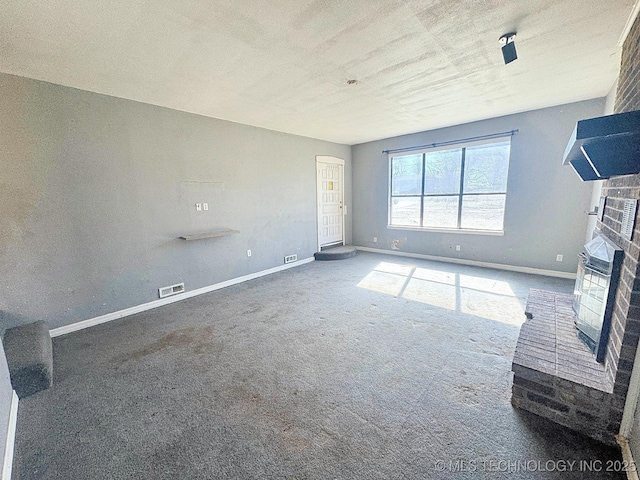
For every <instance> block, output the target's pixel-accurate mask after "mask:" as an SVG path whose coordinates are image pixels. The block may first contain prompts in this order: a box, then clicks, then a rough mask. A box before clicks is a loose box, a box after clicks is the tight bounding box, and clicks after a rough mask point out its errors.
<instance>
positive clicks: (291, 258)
mask: <svg viewBox="0 0 640 480" xmlns="http://www.w3.org/2000/svg"><path fill="white" fill-rule="evenodd" d="M297 261H298V254H296V253H294V254H293V255H287V256H286V257H284V263H292V262H297Z"/></svg>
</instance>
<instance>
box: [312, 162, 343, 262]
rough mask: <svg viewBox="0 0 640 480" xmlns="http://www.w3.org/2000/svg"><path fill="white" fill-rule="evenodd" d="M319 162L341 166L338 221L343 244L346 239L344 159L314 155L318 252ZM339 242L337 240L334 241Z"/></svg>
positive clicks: (319, 246)
mask: <svg viewBox="0 0 640 480" xmlns="http://www.w3.org/2000/svg"><path fill="white" fill-rule="evenodd" d="M319 163H331V164H334V165H339V166H340V167H341V174H340V192H341V195H342V206H341V207H340V222H341V223H342V228H341V231H342V239H341V241H342V244H343V245H344V244H345V239H346V232H345V228H344V226H345V221H344V212H345V208H344V198H345V192H344V166H345V161H344V160H343V159H342V158H338V157H333V156H331V155H316V229H317V235H316V239H317V244H318V250H317V251H318V252H319V251H320V248H321V245H320V206H321V197H322V194H321V192H320V185H321V184H320V182H321V179H320V178H319V176H318V164H319ZM336 243H339V242H336ZM327 245H331V244H327Z"/></svg>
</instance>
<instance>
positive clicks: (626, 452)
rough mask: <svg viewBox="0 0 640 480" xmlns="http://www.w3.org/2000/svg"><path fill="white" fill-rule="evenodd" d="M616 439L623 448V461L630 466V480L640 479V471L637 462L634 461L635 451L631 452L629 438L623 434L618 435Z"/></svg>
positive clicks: (628, 472)
mask: <svg viewBox="0 0 640 480" xmlns="http://www.w3.org/2000/svg"><path fill="white" fill-rule="evenodd" d="M616 441H617V442H618V445H620V449H621V450H622V461H623V462H624V464H625V466H627V467H629V468H627V478H628V480H640V477H638V471H637V469H636V467H635V465H636V463H634V461H633V453H632V452H631V448H629V440H627V437H624V436H622V435H616Z"/></svg>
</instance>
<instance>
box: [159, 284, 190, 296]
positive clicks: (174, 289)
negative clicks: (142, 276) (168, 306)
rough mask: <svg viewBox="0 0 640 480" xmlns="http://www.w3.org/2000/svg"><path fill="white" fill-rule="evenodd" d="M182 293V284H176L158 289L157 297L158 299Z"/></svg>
mask: <svg viewBox="0 0 640 480" xmlns="http://www.w3.org/2000/svg"><path fill="white" fill-rule="evenodd" d="M182 292H184V283H176V284H175V285H170V286H168V287H161V288H159V289H158V295H160V298H164V297H170V296H171V295H176V294H178V293H182Z"/></svg>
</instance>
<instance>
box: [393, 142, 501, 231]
mask: <svg viewBox="0 0 640 480" xmlns="http://www.w3.org/2000/svg"><path fill="white" fill-rule="evenodd" d="M504 142H509V167H508V170H507V188H505V191H504V192H495V194H501V195H505V197H506V198H508V186H509V185H508V183H509V170H510V168H511V136H510V135H509V136H504V137H496V138H491V139H489V140H479V141H475V142H462V143H458V144H450V145H446V146H441V147H436V148H422V149H416V150H403V151H402V152H396V153H389V154H388V168H389V170H388V176H387V181H388V184H387V228H388V229H390V230H413V231H419V232H440V233H458V234H465V235H469V234H470V235H495V236H503V235H504V219H505V217H506V211H507V204H506V201H505V206H504V210H503V212H502V229H501V230H487V229H472V228H459V227H457V228H451V227H431V226H429V227H414V226H410V225H393V224H392V223H391V204H392V201H393V197H392V195H391V193H392V192H391V188H392V185H391V182H392V159H393V157H402V156H406V155H422V156H423V157H422V162H423V164H422V169H423V178H422V187H421V188H422V192H421V193H420V194H416V195H415V197H420V198H421V200H420V201H421V202H423V199H424V197H426V196H429V195H425V191H424V166H425V165H424V161H425V158H424V155H425V154H427V153H433V152H438V151H444V150H458V149H466V148H468V147H475V146H478V145H491V144H493V143H504ZM463 164H464V153H463ZM460 176H461V179H462V178H464V168H462V169H461V171H460ZM489 194H494V192H491V193H489ZM457 195H458V196H459V202H462V198H463V196H464V195H465V194H464V191H463V189H462V188H461V190H460V192H459V193H458V194H457ZM467 195H469V194H467ZM451 196H454V194H451ZM461 208H462V206H460V209H461ZM420 221H421V222H422V219H421V220H420Z"/></svg>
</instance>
